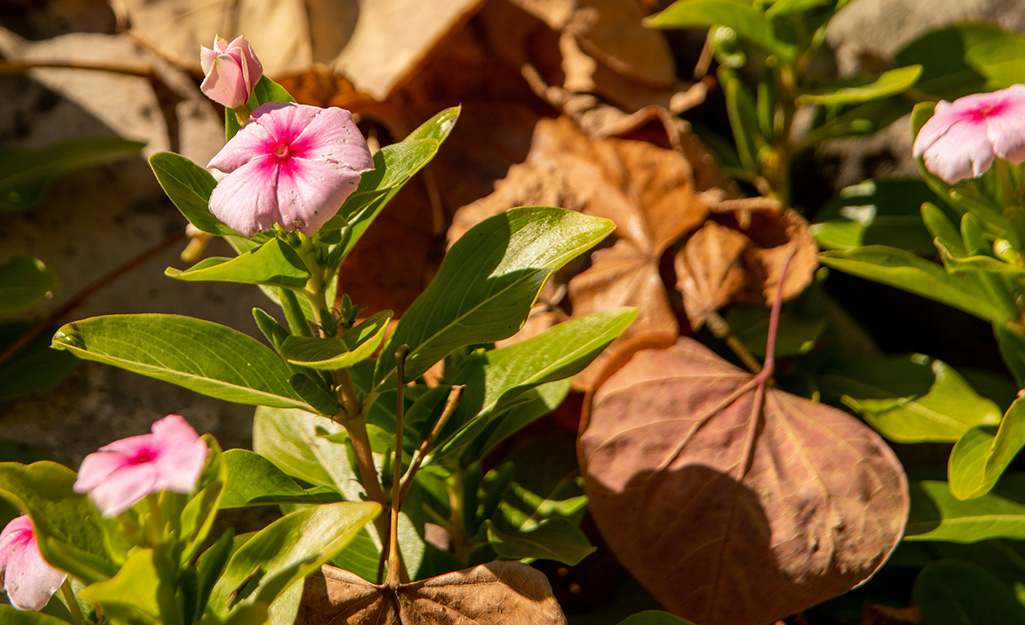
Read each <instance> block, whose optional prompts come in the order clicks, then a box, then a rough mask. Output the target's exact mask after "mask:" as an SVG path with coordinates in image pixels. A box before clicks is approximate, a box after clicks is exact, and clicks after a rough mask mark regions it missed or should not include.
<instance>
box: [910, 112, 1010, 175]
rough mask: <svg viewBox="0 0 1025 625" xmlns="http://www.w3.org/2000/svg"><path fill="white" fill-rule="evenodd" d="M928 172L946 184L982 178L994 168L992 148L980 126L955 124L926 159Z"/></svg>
mask: <svg viewBox="0 0 1025 625" xmlns="http://www.w3.org/2000/svg"><path fill="white" fill-rule="evenodd" d="M924 160H925V166H926V168H927V169H928V170H929V171H931V172H933V173H934V174H936V175H937V176H939V177H940V178H941V179H943V180H944V181H945V182H946V183H947V184H954V183H956V182H958V181H960V180H965V179H968V178H974V177H976V176H981V175H982V174H983V173H985V171H986V170H987V169H989V166H990V165H992V164H993V146H992V145H991V144H990V143H989V141H988V140H987V138H986V134H985V132H981V131H980V128H978V124H971V123H968V122H961V123H958V124H954V125H953V126H951V127H950V129H949V130H947V132H946V134H944V135H943V136H942V137H941V138H940V139H938V140H937V141H936V142H935V143H933V144H932V145H931V146H930V147H929V149H928V150H926V152H925V155H924Z"/></svg>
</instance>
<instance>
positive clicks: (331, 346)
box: [281, 310, 392, 371]
mask: <svg viewBox="0 0 1025 625" xmlns="http://www.w3.org/2000/svg"><path fill="white" fill-rule="evenodd" d="M391 317H392V312H391V311H390V310H383V311H381V312H378V313H376V314H373V315H371V316H370V317H368V318H367V319H365V320H364V321H362V322H360V323H358V324H356V325H355V326H353V327H352V328H350V329H349V330H348V331H347V332H346V333H345V334H344V335H342V336H341V337H339V338H334V339H323V338H318V337H306V336H290V337H288V338H287V339H285V342H284V343H283V344H282V346H281V355H282V356H283V357H284V358H285V359H286V360H288V362H290V363H293V364H297V365H303V366H304V367H309V368H311V369H323V370H327V371H333V370H336V369H345V368H346V367H351V366H352V365H354V364H356V363H357V362H359V361H361V360H365V359H367V358H370V357H371V356H372V355H373V354H374V352H375V351H376V350H377V348H378V347H380V345H381V342H382V341H383V340H384V334H385V330H386V329H387V328H388V322H389V321H391Z"/></svg>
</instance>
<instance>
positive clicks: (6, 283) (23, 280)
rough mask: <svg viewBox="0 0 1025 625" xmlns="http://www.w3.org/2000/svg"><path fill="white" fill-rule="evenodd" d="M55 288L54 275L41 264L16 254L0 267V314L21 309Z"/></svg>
mask: <svg viewBox="0 0 1025 625" xmlns="http://www.w3.org/2000/svg"><path fill="white" fill-rule="evenodd" d="M56 289H57V274H56V273H54V272H53V270H52V269H50V268H49V267H47V266H46V265H45V264H44V263H43V261H41V260H39V259H38V258H35V257H33V256H28V255H27V254H19V255H17V256H15V257H14V258H12V259H11V260H9V261H8V262H6V263H3V264H0V315H9V314H11V313H15V312H18V311H20V310H24V309H26V308H29V307H31V306H32V305H33V304H36V303H37V302H40V301H42V300H43V299H45V298H46V297H47V295H49V294H50V293H52V292H53V291H55V290H56Z"/></svg>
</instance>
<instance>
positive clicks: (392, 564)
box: [385, 345, 409, 588]
mask: <svg viewBox="0 0 1025 625" xmlns="http://www.w3.org/2000/svg"><path fill="white" fill-rule="evenodd" d="M408 355H409V345H402V346H400V347H399V348H398V349H397V350H395V366H396V368H397V370H398V371H397V375H398V386H396V388H395V459H394V461H393V462H392V471H391V476H392V477H391V531H390V532H389V535H388V536H389V540H388V577H387V579H386V580H385V583H386V584H387V585H388V586H391V587H392V588H396V587H398V585H399V582H400V581H401V580H400V578H399V568H400V566H401V565H402V554H400V553H399V506H401V505H402V502H401V501H400V500H399V499H400V497H399V495H400V491H401V488H400V483H399V474H400V473H401V472H402V433H403V428H404V427H405V416H406V406H405V401H406V397H405V389H406V375H405V374H406V371H405V369H406V356H408Z"/></svg>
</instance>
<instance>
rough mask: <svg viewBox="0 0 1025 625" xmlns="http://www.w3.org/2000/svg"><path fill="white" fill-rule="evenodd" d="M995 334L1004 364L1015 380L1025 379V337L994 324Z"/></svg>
mask: <svg viewBox="0 0 1025 625" xmlns="http://www.w3.org/2000/svg"><path fill="white" fill-rule="evenodd" d="M993 336H994V337H996V340H997V347H999V348H1000V356H1001V357H1002V358H1003V360H1004V364H1006V365H1007V368H1008V369H1010V371H1011V374H1012V375H1013V376H1014V379H1015V380H1025V337H1022V336H1021V335H1020V334H1019V333H1017V332H1015V331H1012V330H1010V329H1008V328H1006V327H1004V326H1003V325H997V324H993Z"/></svg>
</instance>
